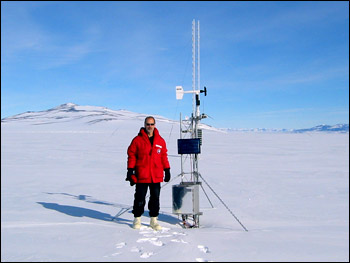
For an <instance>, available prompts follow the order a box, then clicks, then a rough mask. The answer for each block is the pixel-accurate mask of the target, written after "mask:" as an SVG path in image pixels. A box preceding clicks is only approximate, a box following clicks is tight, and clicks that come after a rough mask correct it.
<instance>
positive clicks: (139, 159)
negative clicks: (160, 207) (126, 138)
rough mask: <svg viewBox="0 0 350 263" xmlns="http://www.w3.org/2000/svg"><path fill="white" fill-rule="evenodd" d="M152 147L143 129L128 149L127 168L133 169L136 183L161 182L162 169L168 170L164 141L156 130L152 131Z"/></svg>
mask: <svg viewBox="0 0 350 263" xmlns="http://www.w3.org/2000/svg"><path fill="white" fill-rule="evenodd" d="M153 136H154V139H153V146H152V145H151V142H150V140H149V138H148V135H147V133H146V131H145V129H144V128H141V129H140V132H139V134H138V135H137V136H136V137H135V138H134V139H133V140H132V142H131V144H130V146H129V147H128V168H135V171H136V178H137V181H136V182H137V183H160V182H163V177H164V169H166V168H170V165H169V161H168V154H167V152H168V150H167V148H166V143H165V140H164V139H163V138H162V137H161V136H160V135H159V132H158V130H157V128H154V131H153Z"/></svg>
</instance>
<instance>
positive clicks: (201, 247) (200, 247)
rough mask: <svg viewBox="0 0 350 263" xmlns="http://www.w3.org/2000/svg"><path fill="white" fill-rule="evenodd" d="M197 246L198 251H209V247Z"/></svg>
mask: <svg viewBox="0 0 350 263" xmlns="http://www.w3.org/2000/svg"><path fill="white" fill-rule="evenodd" d="M198 248H199V250H200V251H202V252H204V253H210V251H209V248H208V247H205V246H203V245H198Z"/></svg>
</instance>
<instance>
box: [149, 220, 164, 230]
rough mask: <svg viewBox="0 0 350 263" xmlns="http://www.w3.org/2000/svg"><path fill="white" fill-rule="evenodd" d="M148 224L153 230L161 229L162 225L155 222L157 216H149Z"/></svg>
mask: <svg viewBox="0 0 350 263" xmlns="http://www.w3.org/2000/svg"><path fill="white" fill-rule="evenodd" d="M150 225H151V227H152V228H153V230H157V231H158V230H161V229H162V227H161V226H160V225H159V224H158V222H157V217H151V223H150Z"/></svg>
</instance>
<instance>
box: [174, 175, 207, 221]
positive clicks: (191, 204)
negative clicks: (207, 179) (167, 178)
mask: <svg viewBox="0 0 350 263" xmlns="http://www.w3.org/2000/svg"><path fill="white" fill-rule="evenodd" d="M199 185H200V182H198V183H195V182H181V183H180V184H176V185H173V189H172V190H173V214H188V215H198V214H202V213H201V212H199Z"/></svg>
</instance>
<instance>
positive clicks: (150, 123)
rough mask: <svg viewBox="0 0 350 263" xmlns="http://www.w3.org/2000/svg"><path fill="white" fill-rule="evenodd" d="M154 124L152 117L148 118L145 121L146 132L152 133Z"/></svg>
mask: <svg viewBox="0 0 350 263" xmlns="http://www.w3.org/2000/svg"><path fill="white" fill-rule="evenodd" d="M155 126H156V124H155V121H154V119H152V118H148V119H146V121H145V129H146V131H147V133H148V134H151V135H152V134H153V131H154V128H155Z"/></svg>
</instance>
